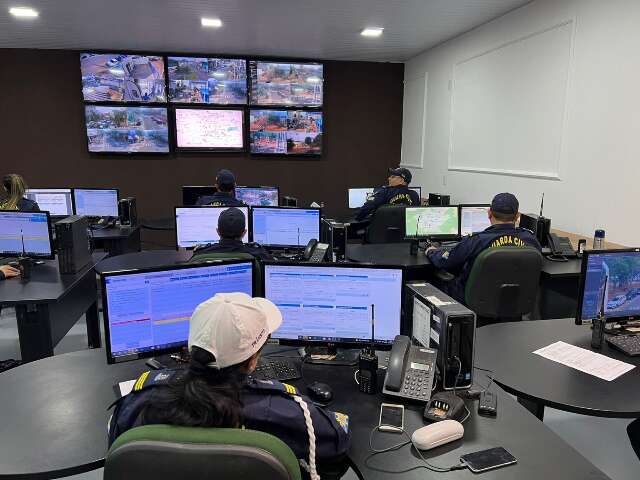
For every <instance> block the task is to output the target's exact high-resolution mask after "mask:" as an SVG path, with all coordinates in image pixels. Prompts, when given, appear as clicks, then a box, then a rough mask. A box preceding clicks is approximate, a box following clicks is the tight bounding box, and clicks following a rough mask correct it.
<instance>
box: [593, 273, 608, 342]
mask: <svg viewBox="0 0 640 480" xmlns="http://www.w3.org/2000/svg"><path fill="white" fill-rule="evenodd" d="M608 281H609V276H605V277H604V288H603V289H602V301H601V302H600V308H599V309H598V315H597V316H596V318H594V319H593V321H592V322H591V348H594V349H596V350H600V349H601V348H602V342H603V340H604V330H605V325H606V324H607V319H606V318H605V316H604V302H605V297H606V296H607V282H608Z"/></svg>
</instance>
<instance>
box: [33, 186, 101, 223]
mask: <svg viewBox="0 0 640 480" xmlns="http://www.w3.org/2000/svg"><path fill="white" fill-rule="evenodd" d="M29 190H69V195H71V214H70V215H75V214H76V204H75V202H74V201H73V187H29V188H27V190H26V191H25V197H26V195H27V192H28V191H29ZM107 190H108V189H107ZM49 214H50V216H51V218H67V217H68V216H70V215H54V214H53V213H51V212H49Z"/></svg>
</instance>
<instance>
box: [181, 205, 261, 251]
mask: <svg viewBox="0 0 640 480" xmlns="http://www.w3.org/2000/svg"><path fill="white" fill-rule="evenodd" d="M179 208H222V209H224V210H226V209H228V208H246V209H247V216H246V219H247V225H246V229H247V241H246V242H242V243H244V244H245V245H246V244H248V243H251V207H250V206H248V205H238V206H234V205H215V206H214V205H178V206H175V207H173V222H174V225H175V228H174V229H173V230H174V232H175V240H176V250H180V249H181V248H183V249H185V250H194V249H195V248H196V247H181V246H180V245H179V244H178V221H177V215H178V209H179ZM216 228H217V226H216ZM218 241H219V240H218ZM216 243H218V242H216ZM202 245H213V244H207V243H203V244H202Z"/></svg>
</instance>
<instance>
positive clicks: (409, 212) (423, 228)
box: [405, 204, 491, 240]
mask: <svg viewBox="0 0 640 480" xmlns="http://www.w3.org/2000/svg"><path fill="white" fill-rule="evenodd" d="M488 212H489V205H488V204H475V205H451V206H445V207H440V206H438V207H436V206H433V207H407V208H406V209H405V236H406V238H410V239H416V240H418V239H436V240H438V239H440V240H456V239H458V238H460V237H465V236H467V235H472V234H474V233H478V232H482V231H483V230H485V229H486V228H487V227H489V226H490V225H491V224H490V222H489V215H488Z"/></svg>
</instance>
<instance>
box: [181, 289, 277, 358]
mask: <svg viewBox="0 0 640 480" xmlns="http://www.w3.org/2000/svg"><path fill="white" fill-rule="evenodd" d="M281 323H282V314H281V313H280V310H278V307H276V306H275V305H274V304H273V303H272V302H271V301H269V300H267V299H266V298H252V297H250V296H249V295H247V294H246V293H240V292H238V293H218V294H216V295H215V296H214V297H212V298H210V299H209V300H207V301H205V302H202V303H201V304H200V305H198V306H197V307H196V309H195V311H194V312H193V315H191V321H190V323H189V349H191V347H193V346H196V347H200V348H202V349H203V350H206V351H207V352H209V353H211V354H213V356H214V357H215V358H216V361H215V364H212V365H211V366H214V367H217V368H225V367H229V366H231V365H236V364H238V363H242V362H244V361H245V360H247V359H248V358H251V356H252V355H254V354H255V353H256V352H257V351H258V350H260V348H262V345H264V343H265V342H266V341H267V338H268V337H269V335H271V334H272V333H273V332H274V331H276V330H277V329H278V327H279V326H280V324H281Z"/></svg>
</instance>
